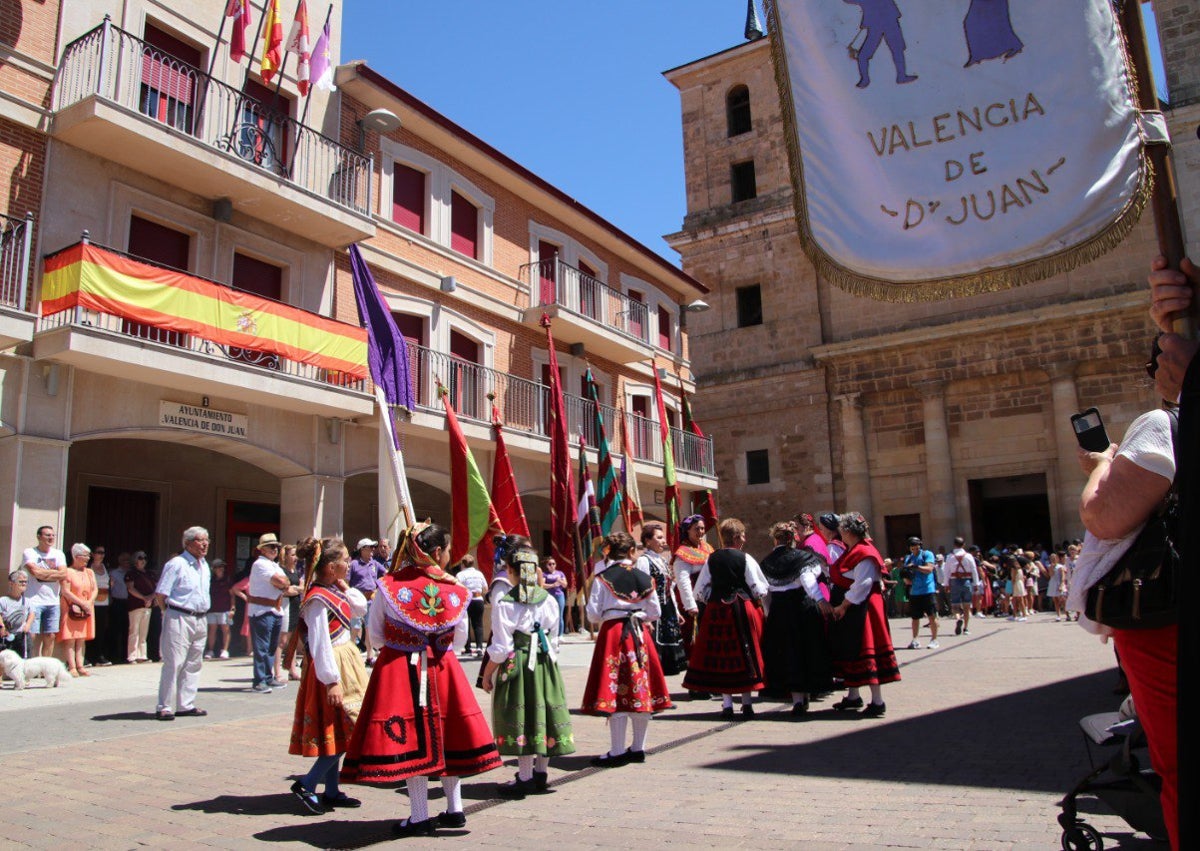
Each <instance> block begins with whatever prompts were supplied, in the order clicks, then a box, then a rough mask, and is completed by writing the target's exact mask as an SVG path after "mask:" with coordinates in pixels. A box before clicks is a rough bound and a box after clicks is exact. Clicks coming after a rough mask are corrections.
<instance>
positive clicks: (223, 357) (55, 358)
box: [33, 249, 374, 417]
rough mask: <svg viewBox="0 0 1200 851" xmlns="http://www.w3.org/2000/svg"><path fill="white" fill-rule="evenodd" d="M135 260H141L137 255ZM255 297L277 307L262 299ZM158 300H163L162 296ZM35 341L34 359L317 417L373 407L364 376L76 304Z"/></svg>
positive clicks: (41, 328) (54, 317)
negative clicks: (144, 322) (316, 415)
mask: <svg viewBox="0 0 1200 851" xmlns="http://www.w3.org/2000/svg"><path fill="white" fill-rule="evenodd" d="M105 250H106V251H111V252H112V253H113V254H117V255H120V256H123V257H127V258H129V257H130V256H129V255H127V254H124V253H123V252H118V251H112V249H105ZM130 259H137V258H130ZM138 262H139V263H145V262H146V261H143V260H140V259H138ZM170 271H178V270H170ZM187 274H188V277H189V278H191V279H193V280H195V281H198V282H202V283H204V284H208V285H211V286H214V287H220V288H223V289H226V290H230V291H234V292H237V291H238V289H237V287H233V286H230V285H228V284H223V283H220V282H217V281H212V280H209V279H207V278H200V277H198V276H196V275H191V274H190V273H187ZM161 286H169V285H167V284H163V285H161ZM255 298H257V299H259V300H260V301H262V302H270V303H273V304H280V305H283V303H282V302H275V301H274V300H272V299H265V298H263V297H262V296H255ZM157 303H158V304H160V305H161V304H162V301H161V300H159V301H158V302H157ZM286 307H287V309H288V310H289V311H294V312H295V313H297V314H300V315H301V316H309V317H312V319H313V320H314V321H316V320H319V321H320V322H321V323H331V322H332V323H334V325H335V326H344V327H347V328H354V329H356V330H358V329H357V326H349V325H346V323H337V322H334V320H331V319H330V318H329V317H325V316H321V315H320V314H318V313H313V312H311V311H305V310H301V309H299V308H296V307H293V306H290V305H288V306H286ZM33 339H34V351H33V353H34V357H35V358H37V359H39V360H47V361H51V362H56V363H63V364H69V365H71V366H76V367H79V368H82V369H85V370H89V371H92V372H99V373H102V374H104V375H110V376H114V377H118V378H123V379H126V380H130V381H137V382H141V383H146V384H158V385H161V386H164V387H173V388H178V389H180V390H184V391H186V392H190V393H196V394H202V395H213V396H220V397H222V398H227V399H238V400H241V401H245V402H253V403H256V404H260V405H269V406H271V407H275V408H281V409H284V410H289V411H293V412H296V413H306V414H318V415H321V416H336V417H344V416H347V415H348V414H349V415H354V414H370V413H371V412H372V411H373V410H374V400H373V398H372V397H371V396H370V393H371V388H370V381H369V379H367V378H357V377H355V376H353V375H349V374H347V373H345V372H340V371H334V370H330V369H326V368H323V367H318V366H314V365H313V364H311V363H304V362H301V361H298V360H293V359H290V358H286V357H283V356H281V355H279V354H278V353H276V352H272V351H264V350H258V349H254V348H252V347H240V346H231V345H228V344H225V343H221V342H218V341H217V340H213V339H209V338H207V337H205V336H204V335H203V334H190V333H181V332H179V331H175V330H169V329H167V328H162V327H157V326H154V325H148V324H142V323H141V322H137V321H132V320H131V319H129V318H127V317H124V316H120V315H117V314H116V313H109V312H105V311H102V310H96V309H89V308H88V307H84V306H80V305H75V306H71V307H68V308H66V309H63V310H60V311H57V312H54V313H49V314H44V315H42V316H41V317H39V318H38V319H37V328H36V331H35V332H34V337H33Z"/></svg>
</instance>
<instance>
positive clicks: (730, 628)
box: [683, 596, 763, 694]
mask: <svg viewBox="0 0 1200 851" xmlns="http://www.w3.org/2000/svg"><path fill="white" fill-rule="evenodd" d="M762 632H763V617H762V610H761V609H759V608H758V606H756V605H754V604H753V603H752V602H750V601H749V600H747V599H745V598H744V597H740V596H738V597H734V598H733V602H731V603H726V602H725V601H723V600H709V602H708V604H707V605H706V606H705V607H704V613H703V614H702V615H701V616H700V632H699V634H698V635H697V636H696V643H695V644H694V645H693V646H692V655H691V658H690V659H689V660H688V670H687V675H686V676H685V677H684V678H683V687H684V688H686V689H688V690H690V691H709V692H715V693H717V694H743V693H744V692H748V691H758V690H759V689H761V688H762V687H763V659H762Z"/></svg>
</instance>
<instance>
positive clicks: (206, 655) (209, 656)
mask: <svg viewBox="0 0 1200 851" xmlns="http://www.w3.org/2000/svg"><path fill="white" fill-rule="evenodd" d="M212 657H213V655H212V654H211V653H205V654H204V661H205V662H208V661H210V660H211V659H212Z"/></svg>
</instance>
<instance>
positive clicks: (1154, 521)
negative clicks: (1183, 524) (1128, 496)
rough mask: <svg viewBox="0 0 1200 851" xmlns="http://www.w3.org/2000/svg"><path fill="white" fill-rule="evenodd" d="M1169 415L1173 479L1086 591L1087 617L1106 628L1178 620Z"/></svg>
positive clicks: (1176, 494)
mask: <svg viewBox="0 0 1200 851" xmlns="http://www.w3.org/2000/svg"><path fill="white" fill-rule="evenodd" d="M1167 413H1168V415H1169V416H1170V419H1171V451H1172V452H1173V453H1174V455H1175V470H1176V472H1175V481H1172V482H1171V489H1170V490H1169V491H1167V495H1166V496H1165V497H1163V501H1162V502H1161V503H1159V505H1158V508H1156V509H1155V511H1154V513H1153V514H1152V515H1150V519H1149V520H1147V521H1146V525H1145V526H1144V527H1142V531H1140V532H1139V533H1138V536H1137V537H1136V538H1135V539H1134V541H1133V544H1132V545H1131V546H1130V547H1129V550H1128V551H1127V552H1126V553H1125V555H1123V556H1121V559H1120V561H1118V562H1117V563H1116V564H1115V565H1113V567H1112V569H1111V570H1109V572H1108V573H1106V574H1105V575H1104V576H1103V578H1101V579H1100V581H1099V582H1097V583H1096V584H1095V585H1093V586H1092V587H1091V588H1089V589H1088V594H1087V612H1086V614H1087V616H1088V617H1089V618H1091V619H1092V620H1094V621H1095V622H1096V623H1099V624H1104V626H1107V627H1110V628H1111V629H1158V628H1159V627H1164V626H1170V625H1171V624H1173V623H1175V622H1176V621H1177V620H1178V617H1179V612H1178V609H1177V604H1178V601H1177V596H1176V595H1177V594H1178V584H1177V583H1178V576H1179V565H1180V558H1179V546H1178V536H1177V530H1178V528H1179V492H1178V489H1177V488H1176V482H1177V481H1178V479H1179V451H1178V449H1177V448H1176V442H1177V432H1178V423H1179V417H1178V415H1177V413H1176V412H1175V411H1174V410H1171V411H1168V412H1167Z"/></svg>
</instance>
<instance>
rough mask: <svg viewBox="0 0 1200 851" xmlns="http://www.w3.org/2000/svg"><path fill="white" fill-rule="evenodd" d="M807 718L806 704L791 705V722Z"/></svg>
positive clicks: (802, 702) (801, 702)
mask: <svg viewBox="0 0 1200 851" xmlns="http://www.w3.org/2000/svg"><path fill="white" fill-rule="evenodd" d="M807 717H808V704H807V703H805V702H804V701H800V702H799V703H793V704H792V720H793V721H795V720H797V719H801V718H807Z"/></svg>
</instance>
